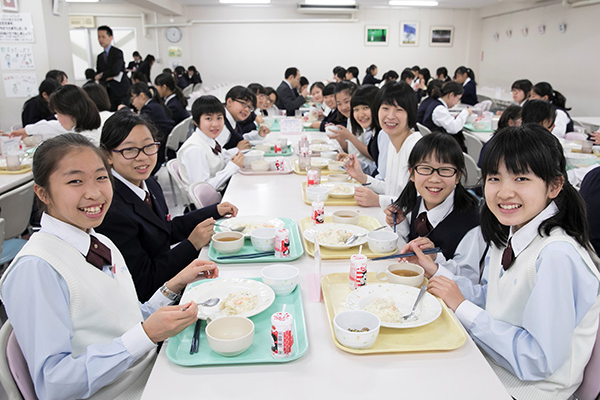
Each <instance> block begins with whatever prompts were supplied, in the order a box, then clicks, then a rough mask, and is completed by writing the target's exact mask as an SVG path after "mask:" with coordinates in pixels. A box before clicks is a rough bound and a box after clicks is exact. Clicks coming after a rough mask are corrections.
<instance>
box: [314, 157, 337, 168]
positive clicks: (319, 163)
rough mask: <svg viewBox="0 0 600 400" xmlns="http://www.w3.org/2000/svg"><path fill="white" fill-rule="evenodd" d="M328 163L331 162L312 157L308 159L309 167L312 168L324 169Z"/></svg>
mask: <svg viewBox="0 0 600 400" xmlns="http://www.w3.org/2000/svg"><path fill="white" fill-rule="evenodd" d="M330 162H333V161H331V160H330V159H329V158H322V157H312V158H311V159H310V166H311V167H314V168H325V167H327V165H328V164H329V163H330Z"/></svg>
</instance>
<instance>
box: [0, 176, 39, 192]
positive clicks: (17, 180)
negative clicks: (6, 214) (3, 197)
mask: <svg viewBox="0 0 600 400" xmlns="http://www.w3.org/2000/svg"><path fill="white" fill-rule="evenodd" d="M31 180H33V172H31V171H29V172H26V173H24V174H9V175H8V174H7V175H5V174H0V194H2V193H4V192H8V191H9V190H11V189H14V188H16V187H17V186H21V185H22V184H24V183H27V182H29V181H31Z"/></svg>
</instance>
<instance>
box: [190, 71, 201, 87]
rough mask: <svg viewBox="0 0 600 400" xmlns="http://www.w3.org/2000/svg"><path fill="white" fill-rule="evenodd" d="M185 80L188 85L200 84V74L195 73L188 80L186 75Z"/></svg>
mask: <svg viewBox="0 0 600 400" xmlns="http://www.w3.org/2000/svg"><path fill="white" fill-rule="evenodd" d="M187 80H188V81H189V82H190V83H193V84H194V85H195V84H196V83H202V78H201V77H200V72H196V73H195V74H194V75H192V77H191V78H190V76H189V75H188V77H187Z"/></svg>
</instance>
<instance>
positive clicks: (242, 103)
mask: <svg viewBox="0 0 600 400" xmlns="http://www.w3.org/2000/svg"><path fill="white" fill-rule="evenodd" d="M235 101H237V102H238V103H240V104H241V105H243V106H244V107H246V108H247V109H248V110H250V112H252V111H254V107H252V105H251V104H248V103H246V102H244V101H241V100H235Z"/></svg>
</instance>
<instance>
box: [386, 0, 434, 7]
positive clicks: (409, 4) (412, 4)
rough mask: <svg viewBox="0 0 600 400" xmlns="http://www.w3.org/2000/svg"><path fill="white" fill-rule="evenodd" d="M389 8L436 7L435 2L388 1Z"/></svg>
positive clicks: (427, 0) (413, 0) (415, 0)
mask: <svg viewBox="0 0 600 400" xmlns="http://www.w3.org/2000/svg"><path fill="white" fill-rule="evenodd" d="M389 4H390V6H405V7H437V5H438V2H437V1H429V0H425V1H418V0H390V3H389Z"/></svg>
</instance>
